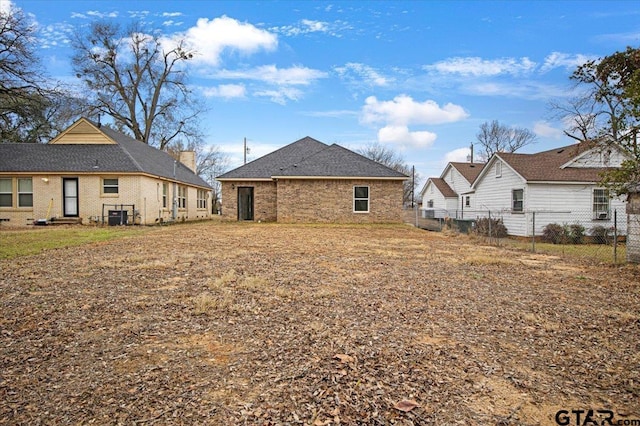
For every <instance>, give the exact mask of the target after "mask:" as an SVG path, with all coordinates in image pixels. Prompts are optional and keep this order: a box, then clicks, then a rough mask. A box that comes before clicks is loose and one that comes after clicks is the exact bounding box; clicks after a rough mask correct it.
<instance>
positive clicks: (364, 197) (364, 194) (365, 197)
mask: <svg viewBox="0 0 640 426" xmlns="http://www.w3.org/2000/svg"><path fill="white" fill-rule="evenodd" d="M353 211H354V212H356V213H369V187H368V186H354V187H353Z"/></svg>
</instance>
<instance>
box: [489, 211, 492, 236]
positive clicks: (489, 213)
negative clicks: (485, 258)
mask: <svg viewBox="0 0 640 426" xmlns="http://www.w3.org/2000/svg"><path fill="white" fill-rule="evenodd" d="M491 240H492V237H491V210H489V244H491V242H492V241H491Z"/></svg>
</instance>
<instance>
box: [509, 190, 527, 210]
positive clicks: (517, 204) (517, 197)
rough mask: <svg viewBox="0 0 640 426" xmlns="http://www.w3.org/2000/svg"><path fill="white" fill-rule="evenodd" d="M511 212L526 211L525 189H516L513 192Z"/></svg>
mask: <svg viewBox="0 0 640 426" xmlns="http://www.w3.org/2000/svg"><path fill="white" fill-rule="evenodd" d="M511 200H512V203H511V211H512V212H523V211H524V189H514V190H513V191H511Z"/></svg>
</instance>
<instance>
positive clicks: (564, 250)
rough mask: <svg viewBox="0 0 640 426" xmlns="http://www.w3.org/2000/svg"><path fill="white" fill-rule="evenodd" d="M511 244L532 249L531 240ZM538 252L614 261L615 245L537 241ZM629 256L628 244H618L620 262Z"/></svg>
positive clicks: (511, 243)
mask: <svg viewBox="0 0 640 426" xmlns="http://www.w3.org/2000/svg"><path fill="white" fill-rule="evenodd" d="M509 243H510V245H512V246H514V247H518V248H520V249H524V250H528V251H531V248H532V244H531V242H523V241H512V240H509ZM536 253H548V254H554V255H560V256H567V257H574V258H583V259H584V258H589V259H593V260H595V261H598V262H601V263H613V262H614V258H613V246H612V245H606V244H551V243H540V242H536ZM626 256H627V246H626V245H625V244H618V247H617V259H618V263H624V262H625V259H626Z"/></svg>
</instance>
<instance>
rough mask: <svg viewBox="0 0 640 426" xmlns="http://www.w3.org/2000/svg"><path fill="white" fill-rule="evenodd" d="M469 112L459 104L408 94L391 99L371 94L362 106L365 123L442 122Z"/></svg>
mask: <svg viewBox="0 0 640 426" xmlns="http://www.w3.org/2000/svg"><path fill="white" fill-rule="evenodd" d="M468 116H469V114H468V113H467V112H466V111H465V110H464V108H462V107H461V106H459V105H455V104H452V103H448V104H446V105H444V106H443V107H440V106H439V105H438V104H437V103H436V102H435V101H432V100H426V101H424V102H416V101H414V100H413V98H411V97H410V96H407V95H399V96H396V97H395V98H393V100H391V101H378V99H377V98H376V97H375V96H369V97H368V98H367V99H366V100H365V105H364V107H363V108H362V117H361V120H362V122H363V123H380V122H382V123H388V124H393V125H399V126H402V125H405V126H406V125H409V124H441V123H451V122H455V121H459V120H463V119H465V118H467V117H468Z"/></svg>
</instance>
